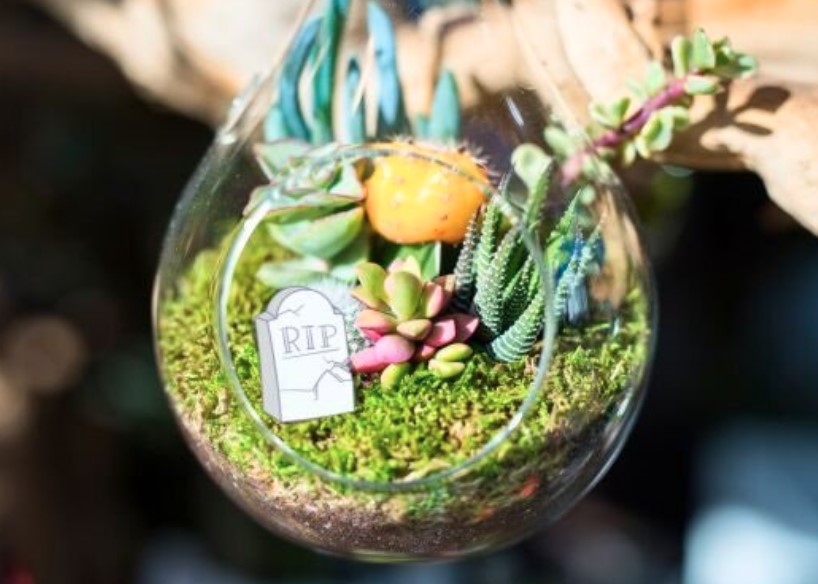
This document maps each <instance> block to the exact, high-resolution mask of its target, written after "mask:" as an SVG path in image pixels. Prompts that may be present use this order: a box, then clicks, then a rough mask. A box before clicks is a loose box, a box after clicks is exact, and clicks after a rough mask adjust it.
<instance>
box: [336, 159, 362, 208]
mask: <svg viewBox="0 0 818 584" xmlns="http://www.w3.org/2000/svg"><path fill="white" fill-rule="evenodd" d="M328 190H329V192H330V193H331V194H333V195H337V196H344V197H349V198H351V199H353V200H356V201H362V200H363V198H364V187H363V185H362V184H361V180H360V178H359V177H358V171H357V170H355V167H354V166H353V165H352V164H344V165H343V166H341V170H340V172H339V173H338V174H337V177H336V178H335V180H334V181H333V183H332V184H331V185H330V187H329V189H328Z"/></svg>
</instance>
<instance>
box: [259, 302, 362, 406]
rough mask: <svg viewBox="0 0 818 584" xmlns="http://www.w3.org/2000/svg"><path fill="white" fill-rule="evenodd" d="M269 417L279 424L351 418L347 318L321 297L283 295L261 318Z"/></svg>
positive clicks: (352, 398)
mask: <svg viewBox="0 0 818 584" xmlns="http://www.w3.org/2000/svg"><path fill="white" fill-rule="evenodd" d="M256 337H257V341H258V350H259V356H260V359H261V387H262V395H263V405H264V411H265V412H267V413H268V414H270V415H271V416H273V417H274V418H275V419H276V420H278V421H279V422H295V421H300V420H310V419H313V418H322V417H325V416H332V415H335V414H344V413H348V412H352V411H353V410H354V409H355V387H354V384H353V380H352V375H351V373H350V371H349V347H348V346H347V340H346V333H345V328H344V316H343V314H341V312H340V311H339V310H338V309H337V308H335V307H334V306H333V305H332V303H331V302H330V301H329V300H328V299H327V298H326V297H325V296H324V295H323V294H321V293H320V292H317V291H315V290H312V289H310V288H302V287H293V288H285V289H283V290H281V291H279V292H278V293H277V294H276V295H275V296H274V297H273V299H272V300H271V301H270V303H269V304H268V305H267V309H266V310H265V311H264V312H262V313H261V314H260V315H258V316H257V317H256Z"/></svg>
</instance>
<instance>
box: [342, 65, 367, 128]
mask: <svg viewBox="0 0 818 584" xmlns="http://www.w3.org/2000/svg"><path fill="white" fill-rule="evenodd" d="M360 83H361V67H360V65H359V64H358V60H357V59H356V58H354V57H353V58H351V59H350V60H349V64H348V65H347V76H346V81H345V85H344V112H345V113H346V115H345V120H344V121H345V124H346V133H347V141H349V142H350V143H351V144H357V143H361V142H365V141H366V105H365V103H364V101H365V100H364V99H363V97H362V96H361V98H360V99H358V97H359V96H358V86H359V85H360Z"/></svg>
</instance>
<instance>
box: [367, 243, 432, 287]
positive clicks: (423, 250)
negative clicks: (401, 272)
mask: <svg viewBox="0 0 818 584" xmlns="http://www.w3.org/2000/svg"><path fill="white" fill-rule="evenodd" d="M442 254H443V246H442V244H441V243H440V242H430V243H419V244H411V245H410V244H392V243H389V244H384V245H383V246H382V247H381V249H380V256H379V257H380V258H381V259H382V263H383V264H384V265H389V264H391V263H392V262H393V261H395V260H405V259H406V258H409V257H413V258H415V260H416V261H417V262H418V264H419V265H420V275H421V277H422V278H423V280H431V279H432V278H434V277H435V276H438V275H439V274H440V273H441V271H442V269H443V268H442V261H443V260H442Z"/></svg>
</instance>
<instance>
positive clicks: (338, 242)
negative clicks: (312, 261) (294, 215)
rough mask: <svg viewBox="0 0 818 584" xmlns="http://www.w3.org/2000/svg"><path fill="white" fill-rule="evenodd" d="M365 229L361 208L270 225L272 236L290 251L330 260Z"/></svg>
mask: <svg viewBox="0 0 818 584" xmlns="http://www.w3.org/2000/svg"><path fill="white" fill-rule="evenodd" d="M363 226H364V211H363V209H362V208H361V207H356V208H354V209H350V210H349V211H342V212H339V213H334V214H332V215H327V216H325V217H322V218H320V219H309V220H304V221H295V222H288V223H271V224H269V225H268V229H269V231H270V234H271V235H272V237H273V238H274V239H275V240H276V241H277V242H278V243H280V244H281V245H282V246H284V247H286V248H287V249H289V250H291V251H294V252H295V253H298V254H300V255H305V256H313V257H317V258H321V259H325V260H328V259H330V258H332V257H333V256H335V255H337V254H338V253H339V252H340V251H341V250H342V249H344V248H345V247H346V246H347V245H349V244H350V243H351V242H352V241H353V240H354V239H355V238H356V237H357V236H358V234H359V233H360V231H361V230H362V229H363Z"/></svg>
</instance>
